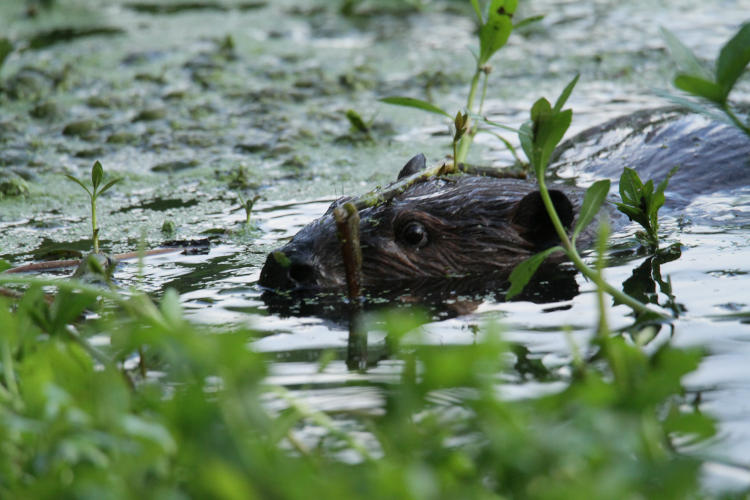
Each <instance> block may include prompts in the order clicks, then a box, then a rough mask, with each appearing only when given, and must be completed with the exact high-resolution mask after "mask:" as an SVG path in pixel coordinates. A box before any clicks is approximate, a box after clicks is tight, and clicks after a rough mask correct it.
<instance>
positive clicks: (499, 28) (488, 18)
mask: <svg viewBox="0 0 750 500" xmlns="http://www.w3.org/2000/svg"><path fill="white" fill-rule="evenodd" d="M471 5H472V7H473V8H474V12H476V15H477V20H478V24H479V30H478V32H477V33H478V37H479V54H474V57H475V59H476V62H477V64H476V68H475V70H474V76H473V77H472V79H471V84H470V87H469V95H468V97H467V100H466V107H465V108H464V113H463V114H462V115H461V116H462V117H463V118H462V122H461V125H462V127H461V134H460V137H459V140H458V142H457V141H456V138H455V134H454V144H453V146H454V147H453V150H454V152H453V161H454V163H455V164H456V165H458V164H459V163H462V162H464V161H465V160H466V157H467V156H468V154H469V148H470V147H471V144H472V143H473V140H474V136H475V135H476V134H477V133H478V132H480V131H481V132H486V131H487V130H486V129H482V128H480V127H479V126H477V125H474V124H472V123H471V119H470V117H474V118H476V119H477V121H479V122H481V123H483V124H485V125H489V126H491V127H496V128H501V129H504V130H509V131H511V132H518V131H517V130H515V129H513V128H511V127H508V126H506V125H502V124H499V123H495V122H492V121H489V120H487V119H486V118H484V117H483V116H482V112H483V110H484V100H485V96H486V95H487V81H488V78H489V75H490V73H491V72H492V67H491V66H490V65H489V64H488V63H489V61H490V59H492V56H494V55H495V54H496V53H497V51H498V50H500V49H501V48H502V47H504V46H505V44H506V43H507V41H508V38H509V37H510V34H511V33H512V32H513V30H514V29H517V28H519V27H521V26H525V25H527V24H530V23H532V22H536V21H539V20H540V19H542V16H534V17H529V18H526V19H523V20H521V21H519V22H518V23H516V24H513V15H514V13H515V11H516V8H517V7H518V0H491V1H490V2H488V4H487V6H486V7H487V9H486V10H487V12H486V14H482V8H481V7H480V5H479V0H471ZM482 76H484V78H482ZM480 80H482V94H481V97H480V99H479V105H478V106H476V105H475V101H476V100H477V99H476V96H477V91H478V89H479V82H480ZM380 101H381V102H384V103H387V104H394V105H397V106H406V107H410V108H416V109H420V110H422V111H427V112H429V113H435V114H439V115H442V116H445V117H446V118H449V119H450V120H452V121H453V123H454V125H456V119H458V115H457V116H456V118H455V119H454V117H453V116H451V115H450V114H449V113H448V112H447V111H445V110H443V109H442V108H440V107H439V106H436V105H434V104H432V103H429V102H426V101H423V100H420V99H415V98H413V97H401V96H394V97H385V98H383V99H380ZM460 113H461V112H460V111H459V114H460ZM456 133H458V127H456ZM493 135H497V134H494V133H493ZM498 138H499V139H500V140H501V141H502V142H503V143H504V144H505V145H506V146H510V142H509V141H507V140H506V139H504V138H503V137H500V136H498ZM509 149H510V150H511V153H513V155H514V156H515V157H516V159H518V156H517V155H516V154H515V150H514V149H513V148H512V147H510V148H509Z"/></svg>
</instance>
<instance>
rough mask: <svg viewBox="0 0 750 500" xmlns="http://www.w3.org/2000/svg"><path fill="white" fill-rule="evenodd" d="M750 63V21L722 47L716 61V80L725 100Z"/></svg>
mask: <svg viewBox="0 0 750 500" xmlns="http://www.w3.org/2000/svg"><path fill="white" fill-rule="evenodd" d="M748 63H750V23H745V24H743V25H742V27H741V28H740V30H739V31H738V32H737V34H736V35H734V36H733V37H732V39H731V40H729V41H728V42H727V43H726V45H724V47H722V48H721V52H720V53H719V59H718V60H717V61H716V82H717V83H718V84H719V86H720V87H721V89H722V91H723V94H724V99H725V100H726V98H727V96H729V92H731V91H732V87H734V84H735V83H736V82H737V79H738V78H739V77H740V76H742V73H743V72H744V71H745V67H746V66H747V65H748Z"/></svg>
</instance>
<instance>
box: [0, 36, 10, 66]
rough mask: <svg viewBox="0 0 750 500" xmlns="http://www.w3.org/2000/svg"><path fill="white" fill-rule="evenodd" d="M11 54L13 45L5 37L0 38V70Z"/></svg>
mask: <svg viewBox="0 0 750 500" xmlns="http://www.w3.org/2000/svg"><path fill="white" fill-rule="evenodd" d="M11 52H13V44H12V43H10V40H8V39H7V38H5V37H0V68H2V67H3V63H4V62H5V59H6V58H7V57H8V56H9V55H10V53H11Z"/></svg>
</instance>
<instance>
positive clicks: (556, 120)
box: [506, 75, 666, 317]
mask: <svg viewBox="0 0 750 500" xmlns="http://www.w3.org/2000/svg"><path fill="white" fill-rule="evenodd" d="M577 82H578V75H576V76H575V78H573V79H572V80H571V81H570V83H568V85H567V86H566V87H565V89H563V91H562V93H561V94H560V96H559V97H558V98H557V101H556V102H555V105H554V106H552V104H550V102H549V101H548V100H547V99H545V98H543V97H542V98H540V99H539V100H537V101H536V102H535V103H534V105H533V106H532V108H531V119H530V120H529V121H527V122H526V123H524V124H523V125H522V126H521V130H520V132H519V134H518V135H519V139H520V141H521V147H522V148H523V151H524V153H526V156H527V157H528V158H529V161H530V162H531V166H532V167H533V169H534V174H535V176H536V181H537V184H538V186H539V193H540V195H541V197H542V201H543V203H544V207H545V208H546V210H547V214H548V215H549V217H550V220H551V221H552V224H553V226H554V228H555V231H556V233H557V236H558V238H559V239H560V244H559V245H555V246H553V247H551V248H548V249H546V250H543V251H542V252H539V253H537V254H536V255H534V256H532V257H530V258H529V259H527V260H525V261H524V262H522V263H520V264H519V265H518V266H516V267H515V269H514V270H513V272H512V273H511V275H510V277H509V280H510V282H511V286H510V289H509V290H508V292H507V295H506V297H507V298H508V299H510V298H512V297H515V296H516V295H518V294H519V293H520V292H521V291H522V290H523V288H524V287H525V286H526V284H527V283H528V282H529V280H530V279H531V277H532V276H533V275H534V273H535V272H536V270H537V269H538V268H539V266H540V265H541V264H542V263H543V262H544V260H545V259H547V257H549V256H550V255H551V254H553V253H555V252H560V251H562V252H564V253H565V255H566V256H567V257H568V259H570V261H571V262H573V264H574V265H575V266H576V268H577V269H578V270H579V271H580V272H581V273H582V274H583V275H584V276H586V277H587V278H589V279H590V280H592V281H593V282H594V283H595V284H596V285H597V287H598V288H599V289H601V290H604V291H606V292H607V293H608V294H610V295H611V296H612V297H614V298H615V300H617V301H618V302H620V303H622V304H626V305H627V306H629V307H630V308H632V309H633V310H634V311H636V312H637V313H639V314H649V315H656V316H658V317H660V316H663V315H662V314H661V313H659V312H656V311H653V310H651V309H649V308H648V307H647V306H646V305H644V304H642V303H641V302H639V301H638V300H636V299H634V298H633V297H630V296H629V295H627V294H625V293H623V292H622V291H620V290H618V289H617V288H615V287H613V286H612V285H610V284H609V283H607V282H606V281H604V280H603V279H602V278H601V274H600V273H597V272H596V271H595V270H593V269H591V268H590V267H589V266H588V265H587V264H586V263H585V262H584V261H583V259H582V258H581V256H580V255H579V253H578V250H577V249H576V239H577V238H578V236H579V235H580V234H581V232H582V231H583V229H584V228H586V226H588V225H589V224H590V223H591V222H592V221H593V220H594V218H595V217H596V215H597V213H598V212H599V209H600V208H601V206H602V204H603V203H604V201H605V200H606V198H607V194H608V193H609V186H610V182H609V180H600V181H597V182H595V183H593V184H592V185H591V186H590V187H589V188H588V189H587V190H586V193H585V194H584V197H583V203H582V204H581V208H580V210H579V213H578V219H577V221H576V225H575V227H574V228H573V232H572V234H571V236H570V237H568V233H567V230H566V229H565V227H564V226H563V224H562V222H561V221H560V217H559V216H558V214H557V211H556V209H555V205H554V203H553V200H552V198H551V196H550V193H549V190H548V189H547V183H546V171H547V164H548V162H549V158H550V156H551V155H552V152H553V151H554V149H555V147H557V145H558V143H559V142H560V141H561V140H562V138H563V136H564V135H565V132H566V131H567V130H568V127H570V122H571V120H572V118H573V111H572V110H571V109H563V106H565V102H566V101H567V100H568V97H570V94H571V92H572V91H573V88H574V87H575V85H576V83H577ZM649 182H650V181H649ZM663 184H664V186H666V182H664V183H663ZM650 185H651V186H653V183H652V184H650ZM659 188H660V189H661V195H662V201H661V203H662V204H663V187H661V185H660V186H659ZM635 191H636V186H635V184H634V183H631V184H630V185H628V186H626V193H628V194H630V193H631V192H633V193H635ZM642 191H643V189H641V191H640V192H638V193H636V194H639V193H641V192H642ZM636 194H633V196H634V197H635V196H636ZM628 202H630V198H628V199H627V201H626V202H625V203H628ZM656 205H657V203H656V202H655V201H654V202H652V204H651V205H650V206H649V207H650V208H649V212H648V216H649V219H648V221H651V220H652V219H651V216H652V214H653V217H654V218H655V217H656V211H657V210H658V207H659V206H661V205H658V206H656ZM624 206H626V207H627V208H629V205H624ZM633 213H635V214H636V216H637V215H638V213H636V212H635V211H633ZM657 228H658V226H657Z"/></svg>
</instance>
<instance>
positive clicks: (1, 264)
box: [0, 259, 13, 273]
mask: <svg viewBox="0 0 750 500" xmlns="http://www.w3.org/2000/svg"><path fill="white" fill-rule="evenodd" d="M11 267H13V266H11V265H10V262H8V261H7V260H5V259H0V273H1V272H3V271H7V270H8V269H10V268H11Z"/></svg>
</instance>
